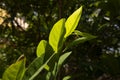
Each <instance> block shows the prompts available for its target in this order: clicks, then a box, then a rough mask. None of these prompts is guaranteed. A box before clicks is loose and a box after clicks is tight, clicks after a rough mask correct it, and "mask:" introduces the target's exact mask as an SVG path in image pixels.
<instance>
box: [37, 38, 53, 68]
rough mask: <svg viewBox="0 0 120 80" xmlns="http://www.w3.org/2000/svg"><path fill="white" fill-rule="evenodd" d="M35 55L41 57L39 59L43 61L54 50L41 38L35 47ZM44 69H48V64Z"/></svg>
mask: <svg viewBox="0 0 120 80" xmlns="http://www.w3.org/2000/svg"><path fill="white" fill-rule="evenodd" d="M36 52H37V57H41V60H42V61H43V62H45V61H46V60H47V59H48V58H49V57H50V56H51V55H52V53H53V52H54V51H53V49H52V47H51V46H50V45H49V43H48V42H47V41H45V40H41V41H40V43H39V44H38V47H37V51H36ZM45 69H46V70H49V66H48V65H47V66H46V67H45Z"/></svg>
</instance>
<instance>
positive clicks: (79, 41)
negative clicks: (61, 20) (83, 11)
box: [63, 37, 87, 52]
mask: <svg viewBox="0 0 120 80" xmlns="http://www.w3.org/2000/svg"><path fill="white" fill-rule="evenodd" d="M85 41H87V38H86V37H80V38H77V39H75V40H74V41H72V42H71V43H70V44H68V45H67V46H66V48H65V49H64V50H63V52H65V51H66V50H67V49H69V48H70V47H72V46H74V45H77V44H79V43H84V42H85Z"/></svg>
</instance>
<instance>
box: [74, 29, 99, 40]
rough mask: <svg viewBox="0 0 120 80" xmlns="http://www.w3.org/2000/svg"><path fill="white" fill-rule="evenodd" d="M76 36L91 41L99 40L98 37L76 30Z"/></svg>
mask: <svg viewBox="0 0 120 80" xmlns="http://www.w3.org/2000/svg"><path fill="white" fill-rule="evenodd" d="M74 34H76V35H79V36H83V37H86V39H87V40H91V39H94V38H97V37H96V36H93V35H91V34H89V33H85V32H81V31H78V30H75V31H74Z"/></svg>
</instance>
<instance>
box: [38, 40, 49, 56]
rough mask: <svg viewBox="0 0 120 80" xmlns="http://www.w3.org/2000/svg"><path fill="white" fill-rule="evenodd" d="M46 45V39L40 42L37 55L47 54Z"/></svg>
mask: <svg viewBox="0 0 120 80" xmlns="http://www.w3.org/2000/svg"><path fill="white" fill-rule="evenodd" d="M46 45H47V41H45V40H41V41H40V43H39V44H38V46H37V57H40V56H41V55H43V54H45V51H46Z"/></svg>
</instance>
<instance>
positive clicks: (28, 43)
mask: <svg viewBox="0 0 120 80" xmlns="http://www.w3.org/2000/svg"><path fill="white" fill-rule="evenodd" d="M81 5H83V13H82V16H81V20H80V23H79V25H78V27H77V29H78V30H80V31H82V32H86V33H90V34H93V35H95V36H97V38H96V39H94V40H91V41H86V42H85V43H82V44H79V45H76V46H74V47H72V48H71V50H72V51H73V53H72V54H71V56H70V57H69V58H68V59H67V61H66V64H65V65H64V67H63V68H62V69H61V73H62V74H60V76H61V77H62V76H64V75H72V80H74V79H77V80H79V79H81V80H104V79H105V80H107V79H108V80H117V79H118V80H119V79H120V63H119V61H120V48H119V47H120V40H119V39H120V36H119V35H120V9H119V8H120V1H119V0H24V1H21V0H1V1H0V77H2V74H3V72H4V70H5V69H6V68H7V67H8V66H9V65H10V64H12V63H13V62H15V61H16V60H17V58H18V57H19V56H20V55H21V54H24V55H25V56H26V57H27V65H29V64H30V63H31V62H32V61H33V59H34V58H35V57H36V55H35V53H36V47H37V45H38V43H39V41H40V40H42V39H45V40H48V36H49V33H50V30H51V28H52V26H53V24H54V23H55V22H56V21H58V20H59V19H60V18H62V17H65V18H67V17H68V16H69V15H70V14H71V13H72V12H74V11H75V10H76V9H78V8H79V7H80V6H81ZM15 24H16V25H15ZM27 24H28V28H26V25H27ZM75 38H76V37H75V36H70V37H69V38H68V41H67V42H66V44H69V42H70V41H72V40H73V39H75Z"/></svg>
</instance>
